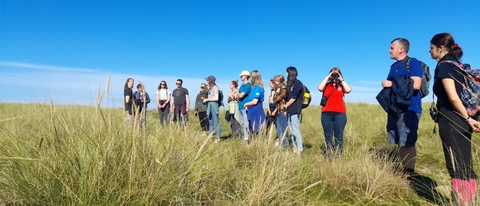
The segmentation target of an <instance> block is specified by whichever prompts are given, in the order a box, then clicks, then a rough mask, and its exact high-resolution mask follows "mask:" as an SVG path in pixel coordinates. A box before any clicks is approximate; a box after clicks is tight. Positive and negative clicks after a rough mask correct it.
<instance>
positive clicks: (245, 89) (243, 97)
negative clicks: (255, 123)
mask: <svg viewBox="0 0 480 206" xmlns="http://www.w3.org/2000/svg"><path fill="white" fill-rule="evenodd" d="M240 79H241V80H242V82H243V84H242V86H240V89H239V90H238V93H236V94H235V99H237V100H238V109H239V110H240V120H241V122H240V123H241V124H242V127H243V140H248V131H249V122H248V117H247V110H245V103H247V101H248V95H249V94H250V92H251V91H252V85H251V84H250V83H249V82H248V80H249V79H250V72H248V71H246V70H245V71H242V72H241V73H240Z"/></svg>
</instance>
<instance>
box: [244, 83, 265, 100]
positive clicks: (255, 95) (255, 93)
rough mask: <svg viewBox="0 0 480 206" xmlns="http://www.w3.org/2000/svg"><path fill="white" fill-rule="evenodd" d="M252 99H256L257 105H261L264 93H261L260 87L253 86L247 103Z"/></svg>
mask: <svg viewBox="0 0 480 206" xmlns="http://www.w3.org/2000/svg"><path fill="white" fill-rule="evenodd" d="M253 99H258V104H261V103H262V102H263V100H264V99H265V92H264V91H263V88H262V86H260V85H255V86H254V87H253V89H252V91H251V92H250V95H248V101H247V102H251V101H252V100H253Z"/></svg>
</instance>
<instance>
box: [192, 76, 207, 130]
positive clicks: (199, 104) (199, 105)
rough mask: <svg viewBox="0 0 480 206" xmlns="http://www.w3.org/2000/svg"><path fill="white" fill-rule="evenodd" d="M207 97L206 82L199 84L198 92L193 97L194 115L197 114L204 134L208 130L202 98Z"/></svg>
mask: <svg viewBox="0 0 480 206" xmlns="http://www.w3.org/2000/svg"><path fill="white" fill-rule="evenodd" d="M207 98H208V87H207V84H205V83H202V84H200V92H199V93H198V94H197V98H196V99H195V116H198V120H199V121H200V127H201V128H202V131H203V134H204V135H206V132H207V130H208V117H207V104H205V103H203V99H207Z"/></svg>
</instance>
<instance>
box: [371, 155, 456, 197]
mask: <svg viewBox="0 0 480 206" xmlns="http://www.w3.org/2000/svg"><path fill="white" fill-rule="evenodd" d="M370 152H373V153H374V154H375V156H376V157H377V158H379V159H386V160H387V161H389V162H392V163H398V162H397V153H396V150H395V149H388V148H372V149H370ZM395 170H396V171H397V172H399V173H401V172H402V168H401V167H400V163H398V164H397V168H395ZM407 180H408V182H409V186H410V188H411V189H412V190H413V191H415V193H416V194H417V195H418V196H419V197H421V198H424V199H425V200H427V201H429V202H431V203H433V204H436V205H449V202H450V201H449V199H448V198H447V197H445V196H443V195H442V194H441V193H440V192H438V190H437V189H436V188H437V186H438V184H437V182H435V180H433V179H432V178H430V177H427V176H424V175H421V174H418V173H415V174H414V175H412V176H409V177H407Z"/></svg>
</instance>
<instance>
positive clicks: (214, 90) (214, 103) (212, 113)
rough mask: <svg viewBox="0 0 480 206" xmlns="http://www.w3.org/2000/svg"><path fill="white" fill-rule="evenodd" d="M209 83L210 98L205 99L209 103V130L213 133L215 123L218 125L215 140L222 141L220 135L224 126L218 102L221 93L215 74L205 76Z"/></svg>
mask: <svg viewBox="0 0 480 206" xmlns="http://www.w3.org/2000/svg"><path fill="white" fill-rule="evenodd" d="M205 80H207V83H208V88H209V89H208V98H206V99H203V102H204V103H207V116H208V124H209V132H210V134H213V129H214V125H215V126H216V127H217V134H216V135H217V138H216V140H215V142H219V141H220V135H221V132H222V128H221V127H220V120H219V118H218V110H219V107H220V106H219V104H218V99H219V97H220V95H219V89H218V86H217V84H216V83H215V81H216V78H215V77H214V76H208V77H207V78H205Z"/></svg>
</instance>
